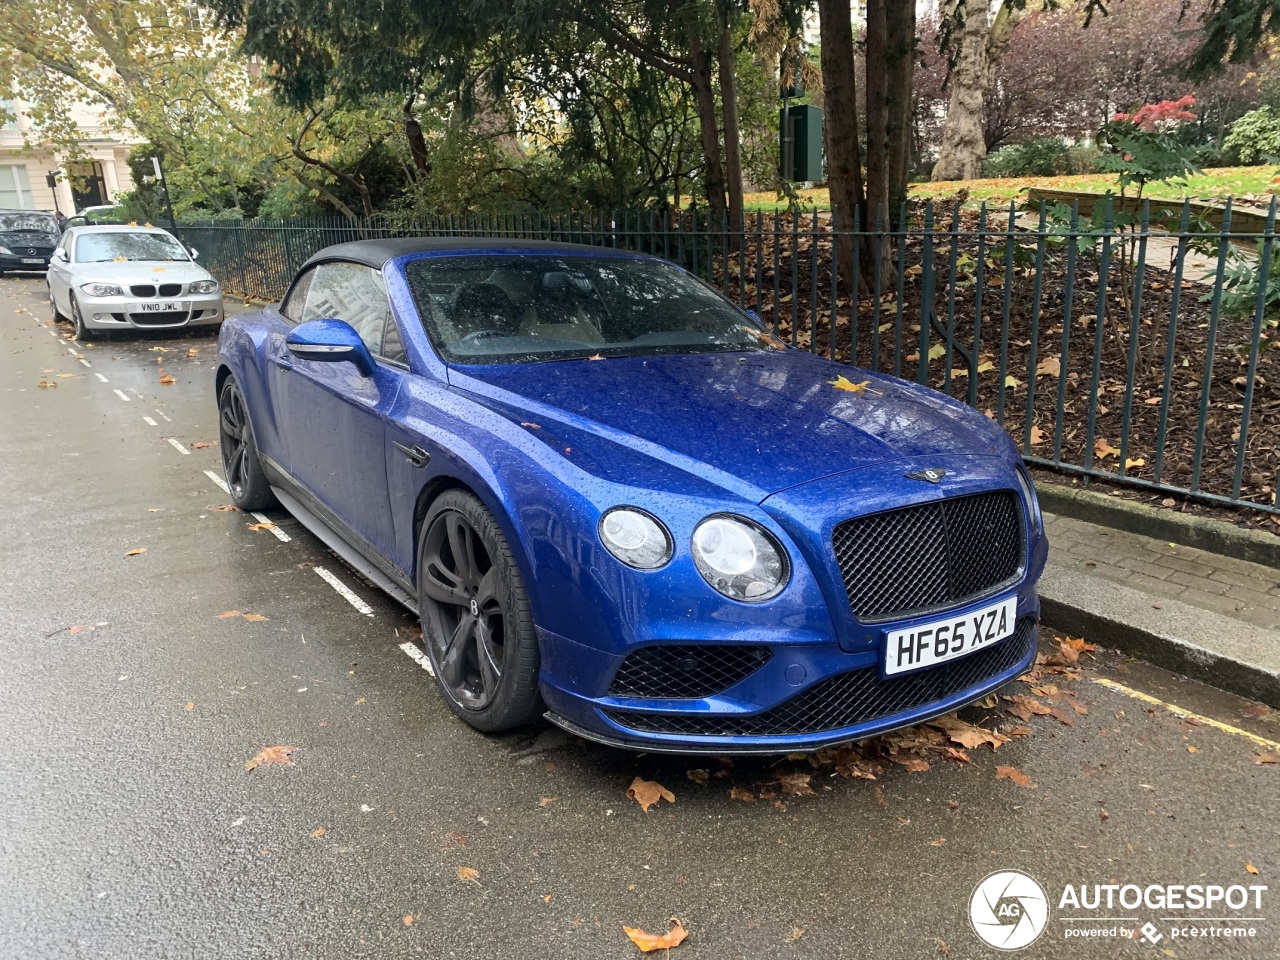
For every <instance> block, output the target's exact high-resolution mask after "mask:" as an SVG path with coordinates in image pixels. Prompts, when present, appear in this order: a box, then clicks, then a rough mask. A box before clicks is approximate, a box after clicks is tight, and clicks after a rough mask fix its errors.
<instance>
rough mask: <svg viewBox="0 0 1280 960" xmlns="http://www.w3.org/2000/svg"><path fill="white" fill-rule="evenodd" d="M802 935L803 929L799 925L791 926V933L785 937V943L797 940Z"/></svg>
mask: <svg viewBox="0 0 1280 960" xmlns="http://www.w3.org/2000/svg"><path fill="white" fill-rule="evenodd" d="M803 936H804V930H802V929H801V928H800V927H792V928H791V934H790V936H788V937H787V943H795V942H796V941H797V940H799V939H800V938H801V937H803Z"/></svg>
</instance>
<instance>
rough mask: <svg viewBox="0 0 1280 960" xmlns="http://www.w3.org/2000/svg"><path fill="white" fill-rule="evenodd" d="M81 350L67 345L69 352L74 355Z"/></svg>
mask: <svg viewBox="0 0 1280 960" xmlns="http://www.w3.org/2000/svg"><path fill="white" fill-rule="evenodd" d="M79 352H80V351H79V350H77V349H76V348H75V347H67V353H69V354H71V355H72V356H73V357H74V356H76V355H77V354H78V353H79Z"/></svg>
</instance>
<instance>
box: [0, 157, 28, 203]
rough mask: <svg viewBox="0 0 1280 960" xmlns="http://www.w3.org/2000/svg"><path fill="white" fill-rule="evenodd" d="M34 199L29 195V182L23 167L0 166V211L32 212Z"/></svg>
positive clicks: (25, 169)
mask: <svg viewBox="0 0 1280 960" xmlns="http://www.w3.org/2000/svg"><path fill="white" fill-rule="evenodd" d="M35 205H36V201H35V198H34V197H33V196H32V195H31V182H30V181H29V180H28V179H27V168H26V167H25V166H22V167H16V166H8V167H6V166H0V209H2V208H6V207H7V208H8V209H10V210H15V209H16V210H34V209H35Z"/></svg>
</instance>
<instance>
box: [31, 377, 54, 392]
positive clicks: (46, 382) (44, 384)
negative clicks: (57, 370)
mask: <svg viewBox="0 0 1280 960" xmlns="http://www.w3.org/2000/svg"><path fill="white" fill-rule="evenodd" d="M36 386H37V387H39V388H40V389H41V390H48V389H49V388H50V387H56V386H57V384H56V383H54V382H53V381H52V380H46V379H45V378H44V377H41V378H40V382H39V383H37V384H36Z"/></svg>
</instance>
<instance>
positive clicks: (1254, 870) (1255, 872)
mask: <svg viewBox="0 0 1280 960" xmlns="http://www.w3.org/2000/svg"><path fill="white" fill-rule="evenodd" d="M1244 869H1245V872H1246V873H1252V874H1253V875H1254V876H1255V877H1256V876H1257V875H1258V868H1257V867H1255V866H1254V865H1253V864H1252V863H1246V864H1245V865H1244Z"/></svg>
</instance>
